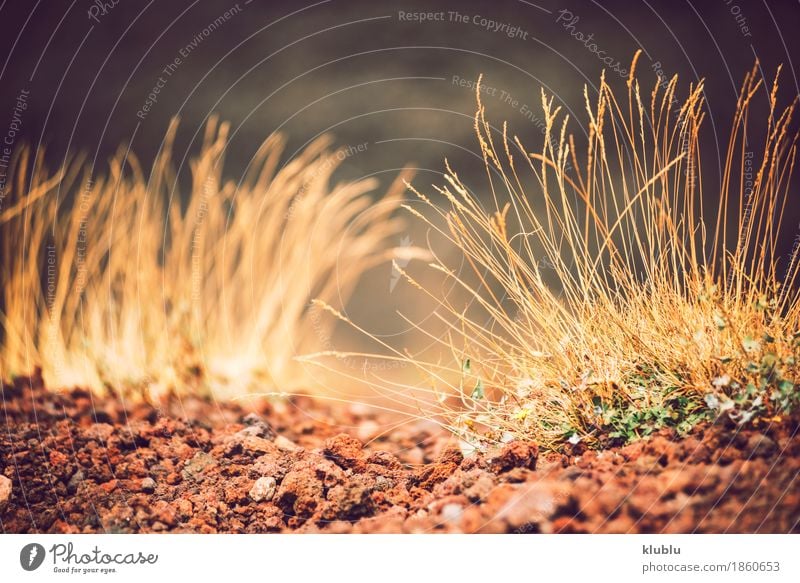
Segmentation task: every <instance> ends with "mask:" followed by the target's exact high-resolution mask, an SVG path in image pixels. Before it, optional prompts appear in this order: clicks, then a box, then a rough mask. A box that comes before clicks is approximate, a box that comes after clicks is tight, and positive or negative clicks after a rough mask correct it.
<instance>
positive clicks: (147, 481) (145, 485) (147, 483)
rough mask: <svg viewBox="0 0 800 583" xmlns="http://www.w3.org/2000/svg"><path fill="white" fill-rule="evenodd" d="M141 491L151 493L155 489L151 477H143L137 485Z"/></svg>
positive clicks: (154, 482)
mask: <svg viewBox="0 0 800 583" xmlns="http://www.w3.org/2000/svg"><path fill="white" fill-rule="evenodd" d="M139 487H140V488H141V489H142V492H146V493H148V494H152V493H153V492H155V490H156V481H155V480H154V479H153V478H144V479H143V480H142V483H141V484H140V486H139Z"/></svg>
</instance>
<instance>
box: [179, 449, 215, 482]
mask: <svg viewBox="0 0 800 583" xmlns="http://www.w3.org/2000/svg"><path fill="white" fill-rule="evenodd" d="M216 463H217V462H215V461H214V458H212V457H211V456H210V455H208V454H207V453H205V452H202V451H198V452H197V453H196V454H195V456H194V457H193V458H192V459H190V460H187V461H186V467H184V468H183V471H182V472H181V473H182V474H183V477H184V479H186V480H188V479H190V478H198V477H199V476H200V474H202V473H203V472H204V471H205V470H206V469H208V468H209V467H211V466H214V465H216Z"/></svg>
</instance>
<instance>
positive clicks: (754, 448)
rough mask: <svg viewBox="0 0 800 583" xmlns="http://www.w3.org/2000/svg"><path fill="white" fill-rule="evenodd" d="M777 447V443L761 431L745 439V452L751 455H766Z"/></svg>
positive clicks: (773, 451)
mask: <svg viewBox="0 0 800 583" xmlns="http://www.w3.org/2000/svg"><path fill="white" fill-rule="evenodd" d="M777 449H778V444H777V443H775V442H774V441H773V440H772V439H770V438H769V437H767V436H766V435H764V434H763V433H756V434H754V435H752V436H751V437H750V439H748V440H747V452H748V454H749V455H750V456H751V457H768V456H770V455H772V454H773V453H775V452H776V451H777Z"/></svg>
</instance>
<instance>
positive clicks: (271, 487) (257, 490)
mask: <svg viewBox="0 0 800 583" xmlns="http://www.w3.org/2000/svg"><path fill="white" fill-rule="evenodd" d="M277 487H278V482H276V481H275V478H273V477H272V476H262V477H260V478H259V479H258V480H256V483H255V484H253V487H252V488H250V498H252V499H253V501H254V502H261V501H262V500H266V501H269V500H272V497H273V496H274V495H275V489H276V488H277Z"/></svg>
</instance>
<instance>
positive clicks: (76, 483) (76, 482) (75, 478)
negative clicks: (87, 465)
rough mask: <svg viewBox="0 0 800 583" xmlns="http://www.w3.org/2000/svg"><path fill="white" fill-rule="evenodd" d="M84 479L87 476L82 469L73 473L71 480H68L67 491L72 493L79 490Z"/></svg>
mask: <svg viewBox="0 0 800 583" xmlns="http://www.w3.org/2000/svg"><path fill="white" fill-rule="evenodd" d="M84 479H85V476H84V474H83V471H82V470H78V471H77V472H75V473H74V474H72V477H71V478H70V479H69V482H67V492H69V493H70V494H74V493H75V492H77V491H78V488H79V487H80V485H81V482H83V480H84Z"/></svg>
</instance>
